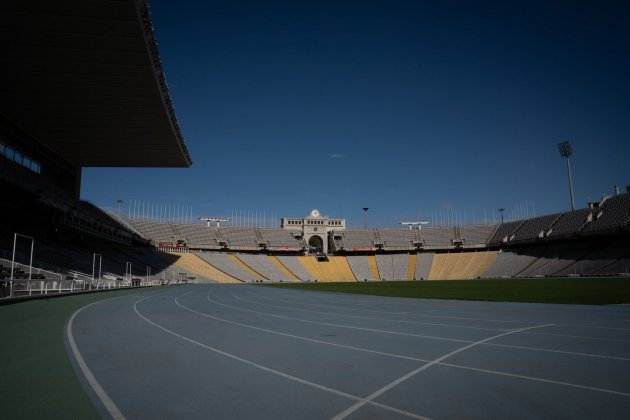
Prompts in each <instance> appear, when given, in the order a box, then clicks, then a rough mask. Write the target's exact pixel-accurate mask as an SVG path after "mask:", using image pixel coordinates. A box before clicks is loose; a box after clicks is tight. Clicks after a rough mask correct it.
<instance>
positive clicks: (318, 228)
mask: <svg viewBox="0 0 630 420" xmlns="http://www.w3.org/2000/svg"><path fill="white" fill-rule="evenodd" d="M281 223H282V228H283V229H287V230H291V231H293V232H294V233H293V235H294V236H296V237H301V238H302V239H304V241H305V242H306V243H307V244H308V246H309V248H311V250H312V252H318V253H321V252H323V253H324V254H327V253H328V233H329V232H332V231H339V230H346V221H345V219H331V218H330V217H328V216H324V215H322V214H321V213H320V212H319V210H317V209H313V210H311V213H310V214H309V215H308V216H306V217H300V218H297V217H283V218H282V222H281Z"/></svg>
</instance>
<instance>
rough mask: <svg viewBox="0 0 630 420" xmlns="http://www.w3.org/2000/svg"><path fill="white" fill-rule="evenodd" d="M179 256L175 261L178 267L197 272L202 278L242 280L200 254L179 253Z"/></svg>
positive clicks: (222, 281) (222, 280) (232, 281)
mask: <svg viewBox="0 0 630 420" xmlns="http://www.w3.org/2000/svg"><path fill="white" fill-rule="evenodd" d="M178 257H179V258H178V259H177V261H176V262H175V265H176V266H177V267H180V268H181V269H182V270H185V271H187V272H189V273H193V274H195V275H196V276H198V278H200V279H204V280H209V281H212V282H216V283H240V282H241V280H239V279H237V278H235V277H232V276H229V275H227V274H226V273H224V272H222V271H220V270H217V269H216V268H215V267H213V266H212V265H210V264H208V263H207V262H206V261H204V260H202V259H201V258H199V256H198V255H195V254H192V253H181V254H178Z"/></svg>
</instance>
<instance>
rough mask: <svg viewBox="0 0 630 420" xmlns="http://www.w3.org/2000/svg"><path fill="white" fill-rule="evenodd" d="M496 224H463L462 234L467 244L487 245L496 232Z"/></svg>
mask: <svg viewBox="0 0 630 420" xmlns="http://www.w3.org/2000/svg"><path fill="white" fill-rule="evenodd" d="M496 228H497V226H496V225H468V226H461V228H460V235H461V238H460V239H462V241H463V242H464V244H465V245H469V246H475V245H485V244H487V243H488V240H489V239H490V237H491V236H492V234H493V233H494V232H495V230H496Z"/></svg>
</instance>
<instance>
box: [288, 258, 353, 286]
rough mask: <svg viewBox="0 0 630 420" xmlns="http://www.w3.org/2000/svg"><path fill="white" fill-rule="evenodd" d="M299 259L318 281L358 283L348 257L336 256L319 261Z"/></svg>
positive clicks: (315, 259)
mask: <svg viewBox="0 0 630 420" xmlns="http://www.w3.org/2000/svg"><path fill="white" fill-rule="evenodd" d="M297 259H298V261H299V262H300V263H301V264H302V265H303V266H304V268H305V269H306V271H308V272H309V274H310V277H312V278H313V279H315V280H317V281H321V282H335V281H356V278H355V276H354V274H353V273H352V270H351V269H350V266H349V265H348V260H346V257H339V256H336V257H328V259H327V260H318V259H317V258H316V257H310V256H300V257H297Z"/></svg>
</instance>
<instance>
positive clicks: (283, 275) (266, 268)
mask: <svg viewBox="0 0 630 420" xmlns="http://www.w3.org/2000/svg"><path fill="white" fill-rule="evenodd" d="M236 256H237V257H238V258H239V259H240V260H241V261H243V262H244V263H245V264H247V265H248V266H249V267H250V268H251V269H252V270H254V271H255V272H256V273H257V274H258V275H260V276H262V277H263V278H264V279H265V280H267V281H272V282H295V281H298V280H297V279H296V278H295V277H294V276H292V275H291V274H290V272H288V270H286V268H284V270H283V269H282V267H281V266H279V265H278V264H277V263H276V262H274V260H273V259H272V257H269V256H267V255H265V254H236ZM276 261H277V260H276Z"/></svg>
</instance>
